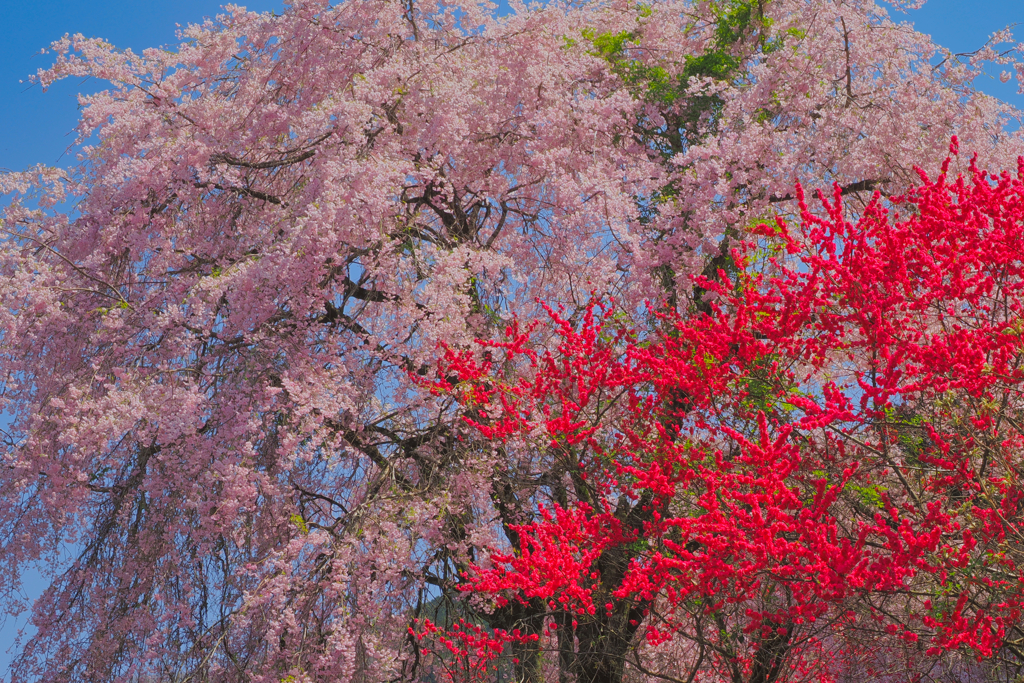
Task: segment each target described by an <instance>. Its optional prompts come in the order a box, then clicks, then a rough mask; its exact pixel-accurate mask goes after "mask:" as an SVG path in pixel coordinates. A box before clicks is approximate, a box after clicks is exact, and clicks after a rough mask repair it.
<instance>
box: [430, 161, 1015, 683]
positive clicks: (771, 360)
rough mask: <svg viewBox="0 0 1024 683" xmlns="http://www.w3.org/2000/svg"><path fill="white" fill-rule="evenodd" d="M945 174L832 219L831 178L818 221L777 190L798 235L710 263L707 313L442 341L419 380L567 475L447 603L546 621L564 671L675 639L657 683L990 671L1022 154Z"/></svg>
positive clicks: (595, 319) (1009, 558)
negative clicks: (692, 676)
mask: <svg viewBox="0 0 1024 683" xmlns="http://www.w3.org/2000/svg"><path fill="white" fill-rule="evenodd" d="M950 163H951V162H950V159H947V160H946V162H945V164H944V165H943V167H942V173H941V175H939V177H938V178H937V179H935V180H929V179H928V178H927V177H926V176H925V174H924V173H923V172H922V173H921V177H922V184H921V185H920V186H919V187H917V188H915V189H913V190H912V191H910V192H908V193H907V194H905V195H904V196H901V197H893V198H889V199H887V200H883V199H882V198H881V197H880V196H878V195H877V194H876V196H875V198H874V200H873V201H872V202H871V203H870V204H869V205H868V206H867V207H866V208H864V209H863V211H862V212H861V213H860V218H859V219H858V220H857V221H856V222H850V221H848V220H847V219H846V216H847V212H846V210H845V209H844V206H843V198H842V196H841V193H840V190H839V188H838V187H837V188H836V192H835V195H834V197H833V198H832V199H831V201H829V200H827V199H826V198H825V197H823V196H822V197H819V199H820V201H821V203H822V205H823V206H824V212H823V213H822V215H816V214H814V213H812V212H810V211H809V209H808V207H807V204H806V203H805V202H804V201H803V199H802V194H801V208H802V211H803V214H802V216H801V221H800V228H799V230H796V231H793V230H791V229H790V228H789V227H788V226H787V224H786V222H785V221H784V220H782V219H781V218H780V219H778V220H777V222H776V225H775V226H774V227H769V226H767V225H764V224H762V225H759V226H758V227H757V228H756V229H754V230H752V231H750V237H749V241H747V242H744V243H743V244H742V245H741V246H740V247H739V248H737V249H736V250H734V252H733V257H734V261H735V263H736V265H737V268H736V269H735V271H734V272H733V273H732V274H731V275H730V274H728V273H726V272H724V271H720V272H719V273H718V277H717V278H715V279H710V278H704V279H698V280H697V282H696V284H698V285H699V286H700V287H702V288H703V289H704V290H705V291H706V292H710V293H711V296H713V297H714V303H713V306H712V313H711V314H710V315H708V314H698V313H694V314H679V313H676V312H665V311H651V312H649V324H647V325H646V326H640V327H628V326H625V325H622V324H620V323H619V322H618V321H619V320H620V319H621V317H622V315H621V312H619V313H616V312H615V311H614V307H613V306H612V305H611V304H609V303H607V302H603V303H602V302H592V303H591V304H590V306H588V307H587V309H586V311H585V314H583V315H582V316H581V318H580V320H579V321H578V322H577V321H575V319H573V318H571V317H567V316H565V315H564V313H563V312H556V311H554V310H551V309H549V310H548V312H549V314H550V317H551V320H552V321H553V324H551V325H538V324H537V323H535V324H533V325H530V326H528V327H525V328H523V327H518V326H513V327H511V328H510V329H509V330H508V331H507V338H506V340H504V341H488V342H483V343H482V348H483V350H484V352H483V353H481V354H479V355H474V354H473V353H469V352H455V351H451V350H449V351H448V352H447V353H446V354H445V357H444V359H443V360H442V361H441V363H440V370H441V372H440V375H439V376H441V377H447V378H448V379H447V380H444V381H441V382H439V383H437V384H436V385H435V387H434V388H435V390H436V391H438V392H442V393H445V392H451V393H453V394H455V395H457V396H459V397H460V398H461V400H462V403H463V406H464V408H465V412H466V415H467V417H466V421H467V423H468V424H470V425H471V426H472V427H473V428H474V429H475V430H476V431H477V432H478V433H479V434H480V435H481V436H482V437H483V438H484V440H487V441H490V442H492V443H501V444H503V445H504V446H505V447H507V448H535V449H542V450H545V451H546V452H549V453H551V454H552V458H553V461H554V462H560V463H562V464H565V463H569V464H570V466H569V467H566V468H565V475H564V476H561V477H559V478H558V480H557V481H548V482H546V486H544V487H541V486H537V487H535V489H534V490H533V491H532V492H531V495H532V496H533V497H534V499H535V510H536V517H535V518H534V519H533V520H532V521H530V522H528V523H524V524H521V525H517V526H513V527H510V529H509V532H510V533H509V547H508V548H506V549H496V550H495V552H494V553H493V555H492V556H491V558H490V562H489V563H486V564H481V565H480V566H477V567H475V568H474V570H473V571H472V572H471V573H470V574H469V575H468V576H467V578H466V581H465V584H464V586H463V588H464V590H465V591H467V592H471V593H476V594H482V595H486V596H492V597H493V598H494V599H495V600H497V604H498V607H499V608H504V607H506V606H508V605H510V604H515V605H517V606H518V609H520V610H522V611H524V612H529V611H530V610H533V612H540V613H543V615H544V618H546V619H549V620H550V623H551V624H553V625H554V624H560V625H561V627H562V628H567V629H570V630H571V633H572V637H571V638H563V639H561V640H560V641H559V642H560V645H559V646H558V647H559V648H560V650H563V655H565V656H567V657H569V658H570V659H571V660H572V661H574V662H575V667H576V672H577V675H578V676H579V677H580V680H588V681H589V680H599V679H600V677H601V675H600V672H601V671H612V670H618V671H621V667H622V666H623V665H622V664H615V663H612V662H610V658H617V659H618V660H621V661H629V659H630V657H629V652H635V651H636V650H637V649H638V648H652V649H655V650H656V649H657V648H671V647H676V648H678V651H677V654H678V655H679V656H678V657H677V658H676V659H675V660H674V662H675V663H674V664H673V665H672V666H673V667H675V668H674V669H673V670H671V671H663V672H662V673H663V674H664V675H670V676H672V677H675V678H681V679H686V677H687V675H689V673H690V672H697V673H700V672H708V674H709V675H710V672H717V673H718V674H722V675H727V674H728V675H732V673H736V674H738V675H741V677H751V678H750V680H753V679H754V678H756V677H757V676H761V678H760V680H776V679H777V678H778V677H780V676H782V674H783V672H785V671H792V672H797V671H801V672H805V673H808V672H810V673H813V675H815V676H818V677H820V678H822V679H823V680H828V679H830V678H831V677H833V676H835V675H838V674H839V672H840V670H841V669H842V667H843V666H849V665H850V664H849V662H852V661H864V659H865V658H869V659H871V661H872V662H873V663H874V665H878V664H879V662H883V661H885V660H890V659H891V660H892V661H896V660H897V659H898V660H900V661H910V660H912V661H913V662H917V664H920V663H921V662H924V661H925V660H929V659H935V658H942V657H951V656H953V655H954V654H955V653H956V652H959V653H961V654H967V655H969V656H970V657H974V658H982V659H984V658H993V657H1001V656H1003V655H1004V654H1005V652H1004V651H1003V650H1002V643H1003V642H1004V640H1005V639H1006V637H1007V634H1008V633H1009V632H1010V631H1011V630H1013V629H1017V628H1018V627H1019V624H1020V617H1021V604H1022V600H1024V581H1022V579H1021V570H1020V567H1021V564H1022V562H1024V553H1022V550H1024V548H1022V545H1021V540H1022V539H1024V525H1022V519H1021V509H1022V506H1021V503H1022V500H1024V488H1022V486H1021V481H1020V477H1019V475H1020V473H1021V466H1022V464H1024V458H1022V452H1024V451H1022V446H1024V432H1022V429H1021V425H1022V424H1024V402H1022V391H1021V390H1022V388H1024V371H1022V369H1021V360H1022V359H1024V355H1022V352H1024V321H1022V318H1021V314H1022V305H1024V300H1022V289H1024V259H1022V256H1021V255H1022V254H1024V165H1022V167H1021V169H1020V170H1019V171H1018V173H1017V175H1016V176H1012V175H1010V174H1006V173H1004V174H1002V175H1000V176H998V177H990V176H988V175H987V174H986V173H984V172H982V171H980V170H978V169H977V168H975V167H974V164H973V162H972V164H971V167H970V178H969V179H967V180H965V179H964V178H962V177H957V178H956V179H955V180H953V181H952V182H950V181H949V180H948V178H947V172H948V167H949V164H950ZM541 333H553V334H554V337H555V339H556V340H557V344H550V343H549V344H548V345H547V348H548V349H549V350H542V348H544V347H543V344H541V343H540V342H538V341H537V339H538V338H539V336H540V335H541ZM555 347H557V348H555ZM499 360H500V362H499ZM524 367H526V368H527V370H526V371H524ZM560 615H562V616H560ZM565 616H568V617H571V618H565ZM459 633H464V631H459ZM641 634H644V635H646V638H645V639H644V638H640V637H634V636H640V635H641ZM446 637H450V636H446ZM524 637H526V636H524ZM529 637H530V638H534V639H535V638H536V635H535V634H531V635H530V636H529ZM508 638H513V636H508V635H507V634H502V636H501V640H503V641H504V640H505V639H508ZM602 638H603V639H604V641H603V642H605V643H606V645H603V646H601V647H598V646H597V643H598V642H602V641H601V639H602ZM496 642H497V641H496ZM609 642H610V643H616V642H618V643H620V647H619V649H620V650H621V651H613V650H614V647H613V646H611V645H607V643H609ZM602 648H603V649H602ZM566 650H568V651H566ZM482 652H484V653H485V654H488V655H490V656H497V655H498V654H499V652H500V647H493V648H489V649H488V648H485V649H484V650H482ZM908 653H910V654H909V655H908ZM602 658H603V659H602ZM858 658H860V659H858ZM908 658H909V660H908ZM606 660H607V661H606ZM637 662H638V665H639V659H637ZM843 662H846V664H843ZM917 664H911V666H914V665H917ZM616 666H618V667H619V669H615V667H616ZM771 672H774V673H771ZM769 674H771V675H770V677H769V678H765V676H769ZM733 680H736V679H735V677H734V678H733Z"/></svg>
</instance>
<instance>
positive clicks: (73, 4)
mask: <svg viewBox="0 0 1024 683" xmlns="http://www.w3.org/2000/svg"><path fill="white" fill-rule="evenodd" d="M238 4H244V5H246V6H247V7H248V8H249V9H252V10H256V11H268V10H281V9H282V8H283V5H284V3H283V0H250V1H249V2H245V0H238ZM219 7H220V1H219V0H0V16H3V18H4V22H5V26H6V27H7V30H6V31H5V37H4V40H3V41H0V103H2V104H0V131H2V133H0V168H6V169H10V170H24V169H25V168H27V167H29V166H32V165H34V164H36V163H46V164H56V163H58V161H59V162H60V164H61V165H64V164H67V163H69V162H70V161H71V157H70V156H64V157H63V158H62V156H61V155H62V154H63V153H64V151H65V150H66V149H67V148H68V145H70V144H71V142H72V141H73V140H74V136H73V135H69V132H70V131H71V130H72V129H73V128H74V126H75V123H76V120H77V116H78V104H77V102H76V99H75V96H76V94H77V93H78V92H80V91H82V90H92V89H96V88H98V86H99V84H97V83H88V82H86V83H83V82H82V81H80V80H73V81H71V80H69V81H64V82H61V83H58V84H57V85H56V86H54V87H53V88H51V89H50V91H49V92H47V93H43V92H42V89H41V88H40V87H39V86H37V85H30V84H28V83H27V82H26V83H19V80H22V79H26V78H27V76H28V75H29V74H31V73H34V72H35V71H36V70H37V69H39V68H41V67H45V66H47V65H48V64H49V62H48V59H49V58H48V57H47V56H46V55H40V54H39V50H40V49H41V48H43V47H46V46H47V45H49V43H50V42H51V41H53V40H55V39H57V38H60V37H61V36H62V35H64V34H65V33H83V34H85V35H88V36H98V37H101V38H103V39H105V40H107V41H108V42H110V43H113V44H114V45H116V46H118V47H122V48H124V47H130V48H132V49H133V50H136V51H140V50H142V49H143V48H146V47H154V46H159V45H166V44H169V43H173V42H174V40H175V38H174V31H175V24H183V25H184V24H187V23H189V22H197V21H201V20H202V19H203V17H204V16H212V15H215V14H217V12H218V11H219ZM894 16H898V14H896V15H894ZM905 16H906V17H907V18H908V19H909V20H912V21H914V22H915V24H916V25H917V27H918V29H919V30H922V31H924V32H925V33H930V34H931V35H932V36H933V37H934V38H935V39H936V40H937V41H938V42H939V43H940V44H942V45H945V46H946V47H948V48H950V49H952V50H954V51H956V52H966V51H970V50H974V49H976V48H977V47H979V46H981V45H982V44H983V43H984V42H985V40H986V39H987V37H988V36H989V35H990V34H991V33H992V32H994V31H996V30H999V29H1001V28H1003V27H1005V26H1006V25H1007V24H1012V23H1020V24H1021V25H1022V26H1021V27H1020V28H1021V31H1020V33H1021V37H1022V38H1024V2H1021V0H929V2H927V4H926V5H925V6H924V8H922V9H921V10H918V11H913V12H910V13H909V14H908V15H905ZM996 74H998V71H994V73H993V76H994V75H996ZM977 85H978V86H979V87H980V88H981V89H982V90H985V91H987V92H989V93H991V94H992V95H995V96H996V97H1000V98H1001V99H1004V100H1007V101H1010V102H1012V103H1014V104H1016V105H1017V106H1018V107H1021V108H1024V96H1021V95H1016V94H1015V87H1013V84H1010V85H1003V84H1001V83H999V81H998V80H997V79H996V78H994V77H990V78H985V79H980V81H979V83H977Z"/></svg>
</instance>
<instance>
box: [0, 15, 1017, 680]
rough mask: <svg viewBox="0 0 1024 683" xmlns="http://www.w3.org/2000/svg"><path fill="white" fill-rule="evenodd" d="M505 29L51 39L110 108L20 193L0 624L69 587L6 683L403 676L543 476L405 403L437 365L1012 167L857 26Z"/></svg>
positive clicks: (918, 66)
mask: <svg viewBox="0 0 1024 683" xmlns="http://www.w3.org/2000/svg"><path fill="white" fill-rule="evenodd" d="M513 8H514V10H515V11H514V13H513V14H512V15H511V16H508V17H496V16H495V14H494V12H493V8H492V7H490V6H488V5H486V4H484V5H475V4H471V3H465V4H456V3H449V4H438V3H436V2H431V1H429V0H428V1H424V2H419V1H415V2H414V1H413V0H409V1H408V2H395V1H390V0H389V1H383V0H367V1H366V2H342V3H339V4H337V5H335V6H332V5H331V4H330V3H328V2H326V1H325V0H301V1H296V2H294V3H292V4H290V5H289V6H288V8H287V10H286V11H285V12H284V13H283V14H281V15H270V14H266V15H257V14H252V13H248V12H245V11H244V10H242V9H240V8H237V7H228V8H227V9H226V11H225V14H224V15H222V16H221V17H219V18H218V19H217V20H216V21H213V22H209V23H207V24H204V25H201V26H192V27H189V28H188V29H187V30H185V31H183V33H182V42H181V44H180V45H179V46H177V48H176V49H174V50H160V49H152V50H146V51H144V52H143V53H142V54H141V55H137V54H134V53H131V52H128V51H124V52H122V51H118V50H116V49H115V48H114V47H112V46H110V45H107V44H105V43H103V42H102V41H98V40H90V39H86V38H83V37H81V36H75V37H66V38H64V39H63V40H61V41H58V42H57V43H56V44H55V45H54V51H55V53H56V59H55V63H54V65H53V66H52V67H51V68H50V69H47V70H44V71H42V72H41V73H40V74H39V80H40V82H41V83H42V84H43V85H44V86H45V85H47V84H49V83H51V82H53V81H54V80H56V79H59V78H64V77H70V76H91V77H96V78H99V79H103V80H105V81H108V82H109V83H110V88H109V89H108V90H106V91H104V92H102V93H99V94H97V95H93V96H90V97H85V98H83V100H82V104H83V113H82V119H81V124H80V128H79V133H80V140H79V148H78V152H79V162H78V163H77V165H75V166H74V167H73V168H72V169H70V170H61V169H52V168H36V169H33V170H31V171H28V172H24V173H14V174H8V175H6V176H3V177H0V191H3V192H4V193H7V194H9V195H11V196H12V201H11V203H10V205H9V206H8V207H7V208H6V209H5V211H4V214H3V218H2V225H3V230H4V231H5V239H4V240H3V242H2V244H0V272H2V277H0V300H2V305H0V367H2V368H3V375H2V377H3V379H2V393H0V408H2V410H3V411H4V413H5V415H7V416H9V418H10V426H9V427H8V429H7V432H6V434H5V449H4V462H3V468H2V471H0V492H2V495H0V520H2V525H0V528H2V529H3V533H2V534H0V560H2V562H3V571H2V572H0V594H3V595H5V596H13V595H14V594H15V593H16V590H17V588H18V576H19V572H20V570H21V568H22V567H24V566H25V565H26V564H28V563H33V562H37V561H40V562H43V563H47V564H48V566H50V567H51V568H52V577H51V578H52V585H51V587H50V588H49V590H48V591H47V592H46V593H45V595H44V596H43V597H42V598H41V599H40V600H39V601H38V603H37V604H36V605H35V607H34V610H33V623H34V625H35V626H36V627H37V629H38V631H37V633H36V635H35V636H34V637H33V638H32V639H31V641H30V642H27V643H25V644H24V645H25V647H24V649H23V651H22V655H21V656H20V658H19V659H18V660H17V662H16V663H15V666H14V670H13V676H14V679H15V680H30V679H34V678H41V679H44V680H52V681H72V680H81V679H88V680H98V681H99V680H117V681H131V680H173V681H176V682H184V681H186V680H224V681H236V680H237V681H242V680H246V681H267V682H271V681H273V682H274V683H277V682H279V681H283V680H289V681H296V682H297V681H319V680H332V681H334V680H359V681H371V680H374V681H375V680H402V679H414V678H416V677H417V676H418V675H420V672H421V671H422V670H423V669H422V667H421V664H422V660H421V653H420V650H419V649H418V645H417V641H416V639H415V637H414V636H413V635H411V634H410V632H409V628H410V624H411V623H412V619H416V618H419V617H421V616H432V617H433V618H434V619H438V618H439V617H438V614H439V613H444V614H445V615H447V616H446V617H445V618H446V619H449V620H454V619H457V618H467V619H475V618H477V617H478V616H479V615H480V614H483V613H485V612H488V610H490V608H491V607H492V605H488V604H485V602H481V601H480V600H479V599H474V598H469V597H468V596H466V595H465V594H464V593H462V592H460V591H458V590H457V585H458V584H459V583H460V581H461V572H463V571H464V570H465V569H466V568H467V567H469V566H470V565H471V564H472V563H474V562H478V561H482V560H483V558H484V557H485V552H484V549H485V548H490V547H496V546H498V545H500V544H501V543H502V542H503V541H504V540H507V534H508V533H509V529H510V528H511V527H510V526H509V525H514V524H520V523H526V522H528V521H530V519H531V518H532V516H533V515H535V510H534V509H533V508H532V507H530V505H528V504H527V503H528V501H529V495H527V494H528V492H529V491H530V490H532V489H533V487H535V485H536V481H535V479H536V477H538V476H546V475H544V473H543V472H537V471H535V464H536V463H535V462H534V460H533V458H534V455H533V454H531V453H529V452H525V451H524V452H519V451H516V450H514V449H511V450H510V449H492V448H482V447H481V445H480V441H479V439H477V440H474V439H473V438H470V437H468V436H467V435H466V433H465V432H464V430H463V428H462V427H461V424H462V423H461V420H460V417H461V415H460V409H459V408H458V407H457V405H456V404H455V403H453V402H452V401H451V400H446V399H443V398H439V397H435V396H432V395H431V394H430V393H429V392H427V391H425V390H424V389H423V387H422V386H421V385H420V384H419V383H417V382H415V381H413V379H414V378H417V377H421V376H422V375H423V374H426V373H429V372H430V371H431V368H432V367H433V364H432V363H433V360H434V359H435V358H436V354H437V345H438V343H439V342H444V343H446V344H447V345H448V346H449V347H450V348H453V349H460V348H469V347H470V346H471V345H472V341H473V339H474V338H477V337H488V336H492V335H493V334H494V333H495V331H496V330H501V329H503V328H504V326H505V324H506V322H507V321H508V320H509V319H510V318H511V316H512V314H513V313H515V314H516V315H519V316H522V317H524V318H530V317H536V316H538V315H540V314H541V311H540V309H539V305H538V303H537V302H538V301H546V302H549V303H551V304H552V305H562V306H565V307H567V310H569V311H582V310H583V308H584V307H585V304H586V302H587V301H588V300H589V299H590V297H591V293H592V292H594V291H599V292H603V293H607V294H610V295H613V296H614V297H615V298H616V301H617V302H619V306H620V308H621V310H622V315H623V316H626V317H631V316H632V317H636V318H637V320H641V319H643V318H644V317H645V316H646V313H645V311H646V309H645V308H644V306H643V302H644V301H646V300H650V301H654V302H667V305H669V306H670V307H674V308H675V309H676V310H678V311H680V312H681V313H682V314H689V313H698V312H701V311H706V310H709V307H710V305H711V302H712V300H713V298H714V297H713V296H712V295H711V294H709V292H708V291H707V290H706V288H705V287H704V286H696V287H695V286H693V282H694V280H693V276H694V275H698V274H700V273H705V274H708V275H714V274H715V273H717V272H718V270H719V269H720V268H722V269H724V270H729V269H730V268H732V267H733V266H731V265H730V264H731V263H732V261H731V260H730V259H728V258H727V254H728V252H729V248H730V247H731V245H733V244H734V243H735V242H736V241H737V240H738V239H739V238H740V237H741V236H742V234H743V233H744V231H745V230H746V229H747V228H748V227H749V226H750V225H756V224H758V223H760V222H761V221H762V220H763V219H765V218H766V217H772V216H775V215H781V216H787V215H790V214H793V213H795V212H796V211H797V207H796V201H795V197H794V196H793V194H792V187H793V186H794V182H795V181H802V182H804V184H805V185H806V186H808V187H815V186H830V185H831V184H832V183H833V182H834V183H838V186H839V187H840V193H841V194H842V195H843V196H844V198H845V199H846V207H847V209H848V210H849V211H850V212H852V213H856V212H858V211H859V210H860V209H861V208H863V206H864V205H865V203H866V201H867V199H868V197H869V196H870V193H871V192H872V191H875V190H877V191H881V192H882V193H883V194H885V195H889V194H891V193H894V192H899V191H902V190H903V189H905V188H906V187H907V186H908V185H909V184H910V183H913V182H916V176H914V175H913V170H912V169H913V166H914V165H915V164H926V163H930V162H931V161H932V160H934V159H937V158H941V154H942V153H943V151H944V149H945V146H946V145H947V144H948V140H949V136H950V135H951V134H952V133H956V134H958V135H959V136H960V138H961V141H962V144H963V145H964V146H965V147H968V148H970V149H972V150H976V151H977V153H978V155H979V157H978V158H979V163H980V164H983V165H985V166H988V167H990V168H1005V167H1009V166H1011V165H1012V163H1013V162H1014V160H1015V159H1016V157H1017V155H1018V154H1020V153H1022V152H1024V145H1022V140H1021V136H1020V135H1018V134H1017V133H1013V132H1009V128H1008V126H1009V125H1010V124H1011V123H1012V122H1014V121H1016V120H1017V116H1018V114H1017V112H1016V111H1014V110H1013V109H1011V108H1010V107H1008V106H1006V105H1003V104H1001V103H999V102H997V101H995V100H993V99H992V98H989V97H986V96H984V95H982V94H980V93H978V92H976V91H974V90H973V89H972V88H971V86H970V82H971V78H972V77H973V75H974V74H975V73H976V67H975V66H974V65H972V64H971V63H970V62H963V61H959V60H957V59H952V58H948V59H946V60H945V61H943V62H942V63H941V64H939V65H937V66H934V65H933V64H932V60H933V58H934V57H936V56H937V55H940V53H938V52H937V51H936V48H935V47H934V46H933V45H932V44H931V43H930V42H929V41H928V39H927V38H926V37H924V36H922V35H920V34H917V33H915V32H914V31H913V30H912V28H910V27H909V26H907V25H903V24H897V23H894V22H893V21H892V20H890V18H889V17H888V15H887V14H886V12H885V10H883V9H882V8H881V7H880V6H878V5H876V4H874V3H873V2H870V1H868V0H850V1H847V2H840V3H832V2H824V1H822V0H813V1H811V2H805V1H797V0H775V1H771V2H762V1H760V0H757V1H749V2H748V1H745V0H729V1H728V2H724V3H694V2H688V1H682V0H679V1H670V2H659V3H654V4H651V5H644V4H639V5H638V4H635V3H632V2H609V3H594V4H583V5H577V4H573V3H564V4H552V5H548V6H543V7H526V6H524V5H521V4H514V5H513ZM1004 37H1005V36H1001V37H1000V39H1002V38H1004ZM979 54H981V53H979ZM982 56H992V55H988V53H984V54H982ZM996 56H999V55H996ZM1011 57H1012V55H1011ZM999 58H1000V59H1003V60H1007V59H1010V57H1007V56H1005V55H1004V56H999ZM955 163H956V162H955ZM954 170H956V169H954ZM702 282H703V281H702ZM659 305H660V304H659ZM569 315H570V317H571V314H569ZM499 465H500V466H499ZM516 501H520V502H516ZM69 554H70V557H69ZM490 618H491V620H492V622H494V623H495V624H497V623H498V622H499V621H500V622H501V624H503V625H506V626H508V627H509V628H510V629H511V628H512V627H515V625H516V624H520V625H522V628H524V629H527V630H529V629H536V628H538V627H539V624H540V622H539V621H538V620H539V619H540V616H539V613H538V612H536V611H534V612H530V611H529V610H526V611H516V608H515V607H509V608H508V609H507V610H506V611H505V612H504V613H501V614H499V615H497V616H495V615H494V614H493V613H491V617H490ZM515 647H524V648H526V652H525V653H524V659H523V661H527V660H529V658H530V657H534V656H535V654H536V652H535V651H534V650H530V649H529V647H528V646H527V645H516V646H515ZM529 661H534V660H529ZM548 668H549V669H550V671H548V672H547V673H544V672H545V671H547V670H546V669H544V668H543V667H542V666H540V665H539V664H538V666H537V667H532V668H530V667H527V668H522V669H521V671H520V673H522V674H523V675H524V676H530V677H534V678H535V677H537V676H541V675H548V674H550V675H551V676H554V677H556V678H557V677H558V675H559V674H558V672H557V669H558V665H557V663H556V664H551V665H549V667H548ZM552 672H553V673H552Z"/></svg>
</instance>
